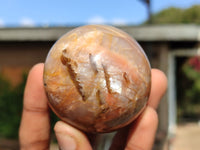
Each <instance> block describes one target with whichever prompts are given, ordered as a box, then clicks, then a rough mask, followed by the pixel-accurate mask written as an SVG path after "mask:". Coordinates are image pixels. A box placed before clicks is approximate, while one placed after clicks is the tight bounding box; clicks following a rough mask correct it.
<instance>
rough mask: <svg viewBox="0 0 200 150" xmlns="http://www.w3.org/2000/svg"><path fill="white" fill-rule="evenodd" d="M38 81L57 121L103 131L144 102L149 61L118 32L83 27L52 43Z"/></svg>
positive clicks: (125, 121)
mask: <svg viewBox="0 0 200 150" xmlns="http://www.w3.org/2000/svg"><path fill="white" fill-rule="evenodd" d="M44 84H45V89H46V91H47V95H48V98H49V102H50V106H51V108H52V109H53V110H54V112H55V113H56V114H57V115H58V116H59V117H60V118H61V119H62V120H64V121H66V122H68V123H70V124H72V125H74V126H75V127H78V128H80V129H82V130H84V131H87V132H109V131H112V130H116V129H117V128H119V127H122V126H125V125H127V124H128V123H130V122H131V121H132V120H134V119H135V118H136V117H137V115H138V114H139V112H141V110H142V109H143V108H144V106H145V105H146V102H147V99H148V96H149V92H150V66H149V63H148V60H146V56H145V55H144V53H143V52H142V51H141V48H140V47H139V46H138V45H137V43H136V42H135V41H133V40H132V39H131V38H130V37H129V36H127V35H126V34H124V33H123V32H122V33H121V32H119V31H118V30H116V31H115V29H114V28H113V29H112V28H108V27H105V26H85V27H82V29H81V30H79V29H75V30H73V32H70V33H68V34H66V35H64V36H63V37H61V39H60V40H58V41H57V43H56V44H55V45H54V46H53V47H52V49H51V51H50V53H49V54H48V56H47V59H46V63H45V71H44Z"/></svg>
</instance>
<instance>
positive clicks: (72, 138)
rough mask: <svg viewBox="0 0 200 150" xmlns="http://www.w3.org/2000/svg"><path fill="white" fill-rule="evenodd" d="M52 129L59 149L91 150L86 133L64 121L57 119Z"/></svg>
mask: <svg viewBox="0 0 200 150" xmlns="http://www.w3.org/2000/svg"><path fill="white" fill-rule="evenodd" d="M54 131H55V134H56V138H57V141H58V145H59V147H60V149H61V150H86V149H87V150H92V148H91V146H90V142H89V140H88V139H87V137H86V135H85V134H84V133H82V132H81V131H79V130H77V129H76V128H74V127H72V126H70V125H68V124H66V123H64V122H62V121H58V122H57V123H56V125H55V127H54Z"/></svg>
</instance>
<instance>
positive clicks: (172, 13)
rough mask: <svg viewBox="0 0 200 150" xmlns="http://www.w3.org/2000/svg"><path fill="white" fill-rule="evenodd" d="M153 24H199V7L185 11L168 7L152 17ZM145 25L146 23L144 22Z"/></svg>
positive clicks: (195, 6)
mask: <svg viewBox="0 0 200 150" xmlns="http://www.w3.org/2000/svg"><path fill="white" fill-rule="evenodd" d="M152 22H153V23H154V24H178V23H184V24H187V23H194V24H200V5H194V6H192V7H190V8H187V9H181V8H175V7H170V8H167V9H164V10H162V11H160V12H158V13H156V14H153V15H152ZM145 23H147V22H145Z"/></svg>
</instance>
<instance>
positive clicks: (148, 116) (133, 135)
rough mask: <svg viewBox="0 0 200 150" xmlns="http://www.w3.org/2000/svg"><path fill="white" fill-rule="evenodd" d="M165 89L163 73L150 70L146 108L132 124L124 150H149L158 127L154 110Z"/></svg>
mask: <svg viewBox="0 0 200 150" xmlns="http://www.w3.org/2000/svg"><path fill="white" fill-rule="evenodd" d="M166 88H167V78H166V76H165V75H164V73H163V72H161V71H160V70H157V69H152V86H151V93H150V97H149V101H148V106H147V108H146V109H145V110H144V112H143V113H142V114H141V116H140V117H139V118H138V119H137V120H136V121H135V122H134V123H133V125H132V127H131V128H130V131H129V136H128V140H127V145H126V150H135V149H139V150H150V149H152V145H153V142H154V138H155V133H156V129H157V126H158V116H157V113H156V111H155V109H156V108H157V107H158V104H159V102H160V99H161V98H162V96H163V95H164V93H165V91H166Z"/></svg>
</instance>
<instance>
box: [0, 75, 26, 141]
mask: <svg viewBox="0 0 200 150" xmlns="http://www.w3.org/2000/svg"><path fill="white" fill-rule="evenodd" d="M26 77H27V75H26V74H23V81H22V82H21V83H20V84H19V85H18V86H16V87H14V88H13V87H12V86H11V83H10V82H9V81H8V80H6V79H5V78H4V77H3V76H0V118H1V120H0V137H7V138H17V137H18V128H19V124H20V119H21V111H22V99H23V92H24V87H25V82H26Z"/></svg>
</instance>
